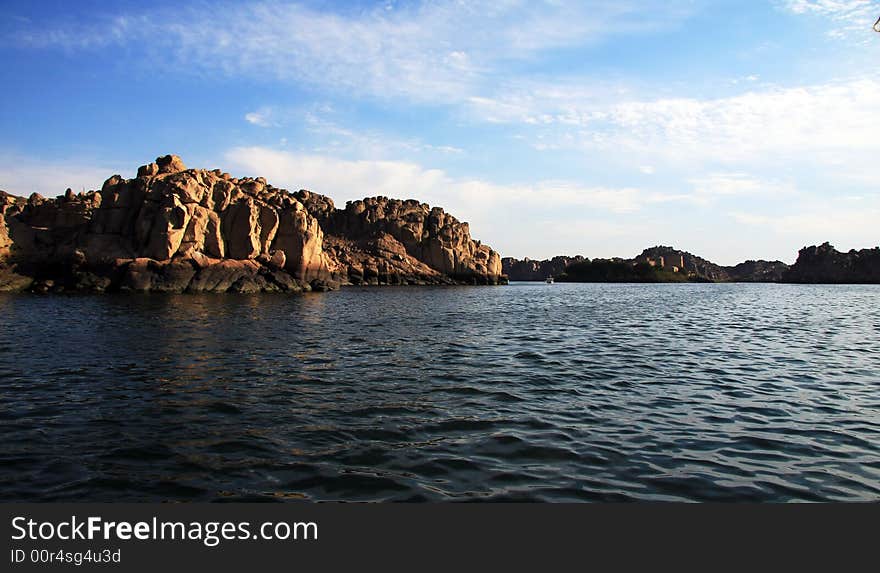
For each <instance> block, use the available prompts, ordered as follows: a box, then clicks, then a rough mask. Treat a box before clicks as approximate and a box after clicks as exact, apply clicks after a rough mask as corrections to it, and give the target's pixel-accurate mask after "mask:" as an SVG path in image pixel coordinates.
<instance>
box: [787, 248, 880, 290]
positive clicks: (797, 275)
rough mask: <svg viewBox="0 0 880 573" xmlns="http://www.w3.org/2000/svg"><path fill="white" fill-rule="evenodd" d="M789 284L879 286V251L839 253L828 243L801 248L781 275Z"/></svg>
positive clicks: (864, 250) (875, 249) (867, 250)
mask: <svg viewBox="0 0 880 573" xmlns="http://www.w3.org/2000/svg"><path fill="white" fill-rule="evenodd" d="M783 281H784V282H790V283H823V284H835V283H872V284H876V283H880V248H878V247H874V248H873V249H862V250H859V251H856V250H851V251H849V252H846V253H842V252H840V251H838V250H837V249H835V248H834V247H833V246H832V245H831V244H830V243H823V244H821V245H819V246H818V247H817V246H812V247H804V248H803V249H801V250H800V251H798V258H797V261H796V262H795V264H794V265H792V266H791V268H790V269H788V270H787V271H786V272H785V274H784V275H783Z"/></svg>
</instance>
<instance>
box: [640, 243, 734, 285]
mask: <svg viewBox="0 0 880 573" xmlns="http://www.w3.org/2000/svg"><path fill="white" fill-rule="evenodd" d="M633 260H634V262H637V263H642V262H647V263H651V264H652V265H657V266H658V267H661V268H668V269H671V268H673V267H674V268H676V269H678V270H677V271H676V272H683V273H685V274H689V275H692V276H694V277H698V278H700V279H704V280H710V281H725V280H729V279H730V276H729V274H728V272H727V270H726V269H725V268H724V267H722V266H719V265H716V264H715V263H713V262H711V261H707V260H706V259H704V258H702V257H698V256H696V255H693V254H691V253H689V252H687V251H680V250H678V249H676V248H674V247H666V246H662V245H660V246H656V247H651V248H649V249H645V250H644V251H642V253H641V254H640V255H638V256H637V257H636V258H635V259H633ZM661 262H662V264H661Z"/></svg>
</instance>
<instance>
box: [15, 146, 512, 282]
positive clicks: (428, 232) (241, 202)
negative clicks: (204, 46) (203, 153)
mask: <svg viewBox="0 0 880 573" xmlns="http://www.w3.org/2000/svg"><path fill="white" fill-rule="evenodd" d="M504 282H506V277H504V276H503V275H502V272H501V258H500V256H499V254H498V253H497V252H496V251H494V250H492V249H491V248H490V247H489V246H487V245H484V244H482V243H480V242H479V241H475V240H473V239H471V237H470V229H469V226H468V224H467V223H462V222H459V221H458V220H457V219H456V218H455V217H453V216H452V215H450V214H448V213H446V212H444V211H443V209H441V208H439V207H430V206H428V205H426V204H424V203H420V202H418V201H415V200H407V201H401V200H397V199H389V198H387V197H372V198H367V199H363V200H360V201H352V202H349V203H348V204H347V205H346V206H345V208H343V209H337V208H336V207H335V205H334V203H333V201H332V200H331V199H330V198H328V197H325V196H323V195H319V194H317V193H312V192H309V191H306V190H300V191H297V192H295V193H291V192H289V191H287V190H285V189H279V188H276V187H273V186H272V185H270V184H269V183H268V182H267V181H266V180H265V179H263V178H261V177H258V178H241V179H239V178H235V177H232V176H230V175H229V174H228V173H224V172H222V171H220V170H218V169H215V170H206V169H187V167H186V166H185V165H184V164H183V162H182V161H181V159H180V158H179V157H177V156H174V155H166V156H164V157H160V158H158V159H157V160H156V161H155V162H154V163H150V164H148V165H144V166H141V167H140V168H139V169H138V172H137V177H135V178H133V179H124V178H122V177H121V176H119V175H114V176H112V177H110V178H109V179H107V181H106V182H105V183H104V185H103V186H102V188H101V189H100V190H97V191H88V192H84V193H76V194H74V193H73V192H72V191H71V190H70V189H68V190H67V192H66V193H65V194H64V195H62V196H60V197H57V198H54V199H47V198H44V197H42V196H40V195H38V194H36V193H35V194H33V195H31V196H30V197H28V198H23V197H16V196H13V195H10V194H8V193H5V192H2V191H0V290H4V291H37V292H46V291H55V292H57V291H91V292H104V291H135V292H147V291H152V292H244V293H247V292H273V291H278V292H302V291H309V290H318V291H324V290H331V289H335V288H338V287H339V286H341V285H429V284H448V285H453V284H501V283H504Z"/></svg>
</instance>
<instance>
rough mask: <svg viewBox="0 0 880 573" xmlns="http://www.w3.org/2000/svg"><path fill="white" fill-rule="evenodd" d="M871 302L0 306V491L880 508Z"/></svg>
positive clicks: (203, 298) (574, 288) (862, 290)
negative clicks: (867, 503) (826, 503)
mask: <svg viewBox="0 0 880 573" xmlns="http://www.w3.org/2000/svg"><path fill="white" fill-rule="evenodd" d="M878 302H880V287H876V286H796V285H732V284H706V285H691V284H685V285H620V284H613V285H596V284H592V285H587V284H583V285H575V284H556V285H545V284H540V283H519V284H516V283H515V284H512V285H510V286H508V287H473V288H471V287H457V288H416V287H409V288H406V287H402V288H370V289H357V288H352V289H348V290H342V291H340V292H333V293H327V294H320V295H304V296H284V295H253V296H248V295H177V296H164V295H146V296H123V295H120V296H115V295H106V296H32V295H0V501H87V500H88V501H142V500H143V501H146V500H152V501H159V500H196V501H206V500H239V501H241V500H247V501H251V500H260V499H265V500H288V499H307V500H371V501H388V500H404V501H416V500H432V501H434V500H472V499H488V500H540V501H593V500H595V501H617V500H693V501H709V500H741V501H746V500H753V501H754V500H756V501H790V500H807V501H820V500H880V345H878V342H880V340H878V339H880V336H878V335H880V310H878V309H880V305H878Z"/></svg>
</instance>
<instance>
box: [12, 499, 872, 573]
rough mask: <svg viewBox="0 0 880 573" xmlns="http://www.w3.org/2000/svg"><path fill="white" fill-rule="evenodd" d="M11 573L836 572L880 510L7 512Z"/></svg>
mask: <svg viewBox="0 0 880 573" xmlns="http://www.w3.org/2000/svg"><path fill="white" fill-rule="evenodd" d="M0 514H2V521H3V524H4V525H3V550H4V551H3V554H2V558H3V560H4V561H5V565H4V566H3V567H0V570H3V571H46V570H57V569H67V568H77V569H82V570H90V569H100V570H114V571H151V572H154V573H155V572H156V571H158V570H162V569H164V570H167V571H177V570H181V569H183V568H184V567H186V568H189V567H197V568H198V570H200V571H241V570H243V569H252V568H257V570H260V571H263V570H276V569H282V568H283V569H285V570H290V569H292V568H293V569H301V570H302V569H304V570H312V569H320V570H325V569H327V568H328V567H330V568H331V570H336V569H337V568H342V567H356V568H363V567H369V568H370V569H371V570H372V569H373V568H377V567H382V568H384V569H388V568H393V569H407V570H412V569H419V568H423V567H425V566H430V567H432V568H433V567H436V566H448V567H456V568H457V569H461V568H462V567H464V568H465V569H468V568H469V567H467V566H468V565H474V564H476V563H482V564H485V565H487V566H490V567H491V570H496V569H497V568H499V567H511V566H513V567H516V568H517V569H519V568H522V567H528V568H535V569H537V570H541V571H553V570H559V569H569V568H571V567H577V568H578V569H581V568H586V569H590V568H596V567H599V568H600V569H601V570H607V569H608V568H613V569H617V568H621V567H627V568H629V567H640V568H651V569H654V568H657V567H660V566H664V567H667V566H680V565H685V564H690V565H695V566H702V567H703V568H714V567H716V566H719V565H724V566H731V565H735V566H741V567H743V568H746V567H749V568H752V567H755V566H760V565H761V564H766V561H765V559H766V556H767V555H773V556H775V557H776V558H777V559H783V560H784V562H785V563H786V565H787V567H786V569H788V568H789V567H790V566H793V565H795V564H798V563H803V564H809V565H811V566H817V565H818V566H824V567H828V568H831V569H834V570H851V569H858V568H860V566H862V565H867V564H870V563H871V558H872V557H875V556H876V553H875V550H874V547H875V545H876V523H877V518H878V516H880V509H878V506H877V505H789V506H784V505H684V504H637V505H552V504H544V505H542V504H527V505H513V504H499V505H488V504H461V505H453V504H429V505H414V504H413V505H410V504H398V505H393V504H386V505H373V504H305V503H303V504H283V505H258V504H229V505H225V504H216V505H208V504H205V505H175V504H107V505H102V504H7V505H3V506H0Z"/></svg>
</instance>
